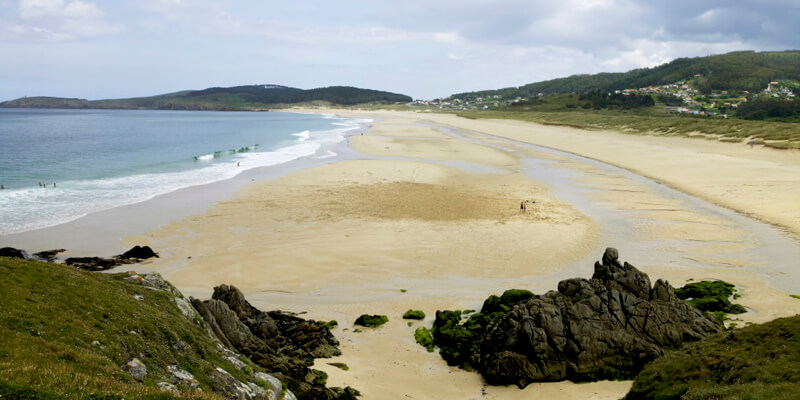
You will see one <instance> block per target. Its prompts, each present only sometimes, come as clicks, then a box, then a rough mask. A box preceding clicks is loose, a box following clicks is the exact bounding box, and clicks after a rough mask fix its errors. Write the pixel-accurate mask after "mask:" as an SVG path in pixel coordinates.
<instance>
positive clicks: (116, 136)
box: [0, 109, 365, 235]
mask: <svg viewBox="0 0 800 400" xmlns="http://www.w3.org/2000/svg"><path fill="white" fill-rule="evenodd" d="M363 122H365V121H364V120H357V119H346V118H338V117H334V116H332V115H319V114H299V113H284V112H213V111H209V112H205V111H150V110H43V109H0V184H2V185H3V186H4V187H5V189H3V190H0V235H3V234H10V233H18V232H25V231H30V230H35V229H39V228H45V227H49V226H53V225H58V224H61V223H64V222H68V221H71V220H74V219H77V218H80V217H81V216H84V215H86V214H89V213H92V212H96V211H101V210H106V209H109V208H114V207H119V206H123V205H128V204H133V203H138V202H142V201H145V200H148V199H151V198H153V197H155V196H158V195H161V194H165V193H169V192H172V191H175V190H178V189H181V188H185V187H189V186H195V185H203V184H207V183H212V182H217V181H221V180H225V179H230V178H233V177H234V176H236V175H237V174H239V173H241V172H242V171H245V170H248V169H252V168H259V167H266V166H271V165H277V164H281V163H285V162H289V161H292V160H295V159H298V158H304V157H319V158H322V157H331V156H335V154H334V153H333V152H332V151H331V150H327V149H328V148H329V147H330V145H332V144H334V143H337V142H340V141H342V140H344V138H345V136H344V134H345V132H347V131H349V130H353V129H356V128H358V126H359V124H361V123H363Z"/></svg>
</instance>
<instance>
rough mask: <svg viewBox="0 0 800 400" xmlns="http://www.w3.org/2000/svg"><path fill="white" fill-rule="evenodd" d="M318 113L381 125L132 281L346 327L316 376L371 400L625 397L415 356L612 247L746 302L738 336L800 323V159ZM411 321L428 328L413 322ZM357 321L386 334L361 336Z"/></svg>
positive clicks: (262, 190) (223, 211) (494, 124)
mask: <svg viewBox="0 0 800 400" xmlns="http://www.w3.org/2000/svg"><path fill="white" fill-rule="evenodd" d="M298 111H301V110H298ZM304 111H309V110H304ZM310 111H312V112H320V110H310ZM325 112H335V113H337V114H340V115H343V116H350V117H358V118H367V119H372V120H373V121H374V122H373V123H371V124H370V127H369V129H365V130H364V132H363V134H360V133H358V132H356V133H355V134H354V135H352V136H350V137H349V138H348V146H349V148H350V149H352V150H353V151H355V152H356V154H357V155H356V156H354V157H351V158H348V159H345V160H340V161H335V162H331V163H327V164H324V165H317V166H313V167H310V168H306V169H301V170H297V171H292V172H290V173H288V174H286V175H283V176H280V177H277V178H275V179H268V180H257V181H255V182H253V183H251V184H249V185H247V186H245V187H244V188H243V189H241V190H240V191H238V192H237V193H236V194H235V195H234V196H233V197H232V198H229V199H226V200H223V201H221V202H219V203H217V204H216V205H214V206H212V207H211V208H210V209H209V210H208V211H206V212H203V213H200V214H196V215H191V216H187V217H183V218H180V219H177V220H174V221H171V222H170V223H168V224H166V225H164V226H163V227H161V228H159V229H155V230H152V231H149V232H146V233H144V234H141V235H135V236H130V237H126V238H125V239H124V240H123V241H122V245H123V246H129V245H133V244H141V245H144V244H146V245H150V246H152V247H153V248H154V249H156V250H157V251H159V252H160V253H161V258H159V259H158V260H157V261H154V262H148V263H145V264H141V265H138V266H136V269H137V270H143V271H149V270H154V271H158V272H160V273H162V274H163V275H164V276H165V278H167V279H168V280H170V281H171V282H173V283H174V284H175V285H176V286H177V287H178V288H179V289H180V290H181V291H183V292H184V293H185V294H187V295H192V296H195V297H199V298H208V297H210V295H211V292H212V288H213V287H214V286H216V285H219V284H222V283H227V284H233V285H235V286H237V287H239V288H240V289H242V291H244V293H245V295H246V296H247V298H248V300H250V302H251V303H253V304H254V305H255V306H256V307H259V308H261V309H266V310H273V309H282V310H287V311H293V312H297V313H303V316H304V317H308V318H313V319H320V320H337V321H338V322H339V325H338V327H337V328H336V329H335V330H334V334H335V335H336V336H337V338H339V340H340V342H341V344H342V346H341V348H342V352H343V355H342V356H340V357H337V358H336V359H331V360H319V361H318V363H317V365H316V366H315V368H317V369H321V370H324V371H326V372H327V373H328V374H329V376H330V378H329V380H328V383H329V385H331V386H345V385H349V386H353V387H355V388H357V389H358V390H360V391H361V392H362V394H363V398H364V399H408V398H416V399H512V398H513V399H528V398H530V399H533V398H555V399H618V398H620V397H621V396H622V395H624V393H626V392H627V390H628V388H629V386H630V382H597V383H590V384H579V385H578V384H573V383H570V382H560V383H542V384H533V385H530V386H529V387H527V388H526V389H524V390H520V389H518V388H516V387H498V386H487V385H486V384H485V383H484V382H483V380H482V378H481V377H480V375H478V374H476V373H471V372H466V371H462V370H459V369H457V368H452V367H448V366H447V365H446V363H445V362H444V361H443V360H442V359H441V358H440V357H439V356H438V355H437V354H433V353H428V352H427V351H426V350H425V349H424V348H422V347H421V346H419V345H417V344H416V343H414V338H413V332H414V330H415V329H416V328H417V327H418V326H423V325H424V326H430V324H431V323H432V320H433V315H434V312H435V311H436V310H442V309H479V308H480V306H481V303H482V301H483V300H484V299H485V298H486V297H488V296H489V295H491V294H500V293H502V291H503V290H505V289H509V288H526V289H529V290H532V291H534V292H536V293H544V292H546V291H548V290H552V289H555V287H556V284H557V282H558V281H559V280H561V279H564V278H569V277H576V276H580V277H586V278H588V277H590V276H591V274H592V264H593V262H594V260H597V259H599V258H600V256H601V255H602V251H603V249H604V248H605V247H610V246H611V247H617V248H619V249H620V254H621V258H622V259H623V260H626V261H629V262H631V263H632V264H634V265H636V266H637V267H639V268H640V269H642V270H643V271H645V272H647V273H648V274H650V275H651V279H652V280H653V281H655V279H658V278H664V279H668V280H669V281H670V282H671V283H672V284H673V286H681V285H683V284H684V283H685V282H687V281H689V280H691V279H693V280H701V279H724V280H726V281H728V282H732V283H734V284H736V285H737V286H739V288H740V292H741V294H742V297H741V298H740V299H738V302H739V303H741V304H743V305H745V306H746V307H748V308H749V309H750V312H748V313H747V314H744V315H742V316H740V317H739V320H738V321H735V323H738V324H744V323H747V322H754V323H758V322H764V321H768V320H771V319H774V318H776V317H780V316H788V315H795V314H797V313H800V300H797V299H793V298H791V297H789V294H791V293H800V275H798V274H800V272H798V271H794V268H793V267H794V265H792V263H793V261H791V260H796V259H798V258H797V257H798V256H800V244H798V238H800V208H798V207H797V204H798V199H800V179H798V177H800V153H798V152H788V151H776V150H769V149H764V148H754V149H751V148H749V147H748V146H745V145H743V144H731V143H720V142H712V141H708V140H701V139H687V138H674V137H659V136H633V135H625V134H620V133H615V132H596V131H584V130H576V129H572V128H564V127H552V126H541V125H536V124H531V123H523V122H516V121H496V120H486V121H483V120H468V119H463V118H459V117H456V116H452V115H446V114H422V113H405V112H403V113H401V112H367V111H343V110H325ZM534 145H536V146H534ZM538 146H541V147H538ZM551 149H554V150H558V151H552V150H551ZM359 155H360V156H359ZM574 155H579V156H582V157H575V156H574ZM584 157H585V158H584ZM597 161H599V162H597ZM606 164H607V165H606ZM608 165H611V166H615V167H609V166H608ZM616 167H619V168H616ZM643 177H645V178H643ZM698 199H702V200H698ZM524 200H529V201H530V203H528V210H527V211H526V212H520V210H519V205H520V202H522V201H524ZM534 201H535V203H534ZM759 221H762V222H759ZM408 309H421V310H423V311H424V312H425V313H426V314H427V315H428V317H427V318H426V319H425V320H424V321H421V322H413V323H409V322H408V321H405V320H402V319H401V315H402V314H403V313H404V312H405V311H406V310H408ZM365 313H369V314H385V315H387V316H388V317H389V320H390V321H389V322H388V323H387V324H386V325H384V326H382V327H379V328H377V329H363V331H362V332H355V331H354V327H353V325H352V323H353V321H354V320H355V319H356V318H357V317H358V316H359V315H361V314H365ZM328 362H341V363H345V364H347V365H348V366H349V370H348V371H343V370H340V369H338V368H336V367H333V366H330V365H328V364H327V363H328Z"/></svg>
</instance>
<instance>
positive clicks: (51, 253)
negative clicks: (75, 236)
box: [33, 249, 67, 262]
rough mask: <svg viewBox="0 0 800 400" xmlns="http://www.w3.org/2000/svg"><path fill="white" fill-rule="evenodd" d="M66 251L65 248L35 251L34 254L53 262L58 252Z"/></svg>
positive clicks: (40, 258) (43, 259)
mask: <svg viewBox="0 0 800 400" xmlns="http://www.w3.org/2000/svg"><path fill="white" fill-rule="evenodd" d="M65 251H67V250H65V249H54V250H44V251H40V252H38V253H33V256H34V257H36V258H38V259H39V260H42V261H48V262H51V261H53V260H54V259H55V258H56V256H57V255H58V253H63V252H65Z"/></svg>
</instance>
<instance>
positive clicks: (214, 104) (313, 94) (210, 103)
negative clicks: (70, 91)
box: [0, 85, 412, 111]
mask: <svg viewBox="0 0 800 400" xmlns="http://www.w3.org/2000/svg"><path fill="white" fill-rule="evenodd" d="M410 101H412V98H411V97H409V96H406V95H402V94H397V93H390V92H382V91H378V90H370V89H359V88H355V87H347V86H331V87H326V88H317V89H308V90H304V89H297V88H292V87H286V86H278V85H248V86H235V87H229V88H222V87H214V88H208V89H204V90H189V91H182V92H176V93H169V94H163V95H158V96H151V97H136V98H129V99H112V100H84V99H70V98H60V97H24V98H20V99H16V100H11V101H6V102H3V103H0V107H6V108H93V109H153V110H221V111H234V110H263V109H268V108H276V107H281V106H286V105H292V104H298V103H311V102H327V103H330V104H333V105H342V106H349V105H357V104H365V103H407V102H410Z"/></svg>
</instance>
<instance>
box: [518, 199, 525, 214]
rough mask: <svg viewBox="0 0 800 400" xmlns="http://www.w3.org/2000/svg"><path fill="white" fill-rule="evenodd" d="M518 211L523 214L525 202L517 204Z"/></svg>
mask: <svg viewBox="0 0 800 400" xmlns="http://www.w3.org/2000/svg"><path fill="white" fill-rule="evenodd" d="M519 211H520V212H525V200H522V203H519Z"/></svg>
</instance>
